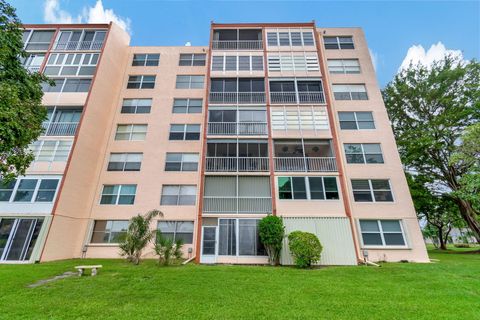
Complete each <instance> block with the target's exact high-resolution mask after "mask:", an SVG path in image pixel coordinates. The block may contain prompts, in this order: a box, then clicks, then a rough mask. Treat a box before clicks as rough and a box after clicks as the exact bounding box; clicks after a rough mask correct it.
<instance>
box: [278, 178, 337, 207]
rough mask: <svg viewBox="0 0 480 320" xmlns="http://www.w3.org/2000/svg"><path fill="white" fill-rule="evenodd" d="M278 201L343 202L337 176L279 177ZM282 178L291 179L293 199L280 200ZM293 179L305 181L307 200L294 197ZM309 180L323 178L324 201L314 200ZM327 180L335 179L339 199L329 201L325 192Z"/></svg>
mask: <svg viewBox="0 0 480 320" xmlns="http://www.w3.org/2000/svg"><path fill="white" fill-rule="evenodd" d="M276 178H277V181H276V182H277V190H276V192H277V199H278V200H279V201H340V200H341V194H340V188H339V184H338V179H337V177H336V176H277V177H276ZM280 178H289V179H290V185H291V186H292V191H291V192H292V199H280V184H279V182H278V181H279V179H280ZM292 178H303V179H304V181H305V193H306V195H307V199H295V195H294V190H293V180H292ZM309 178H322V188H323V199H312V195H311V191H310V179H309ZM325 178H335V183H336V185H337V193H338V199H327V195H326V190H325V180H324V179H325Z"/></svg>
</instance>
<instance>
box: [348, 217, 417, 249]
mask: <svg viewBox="0 0 480 320" xmlns="http://www.w3.org/2000/svg"><path fill="white" fill-rule="evenodd" d="M360 220H368V221H376V222H377V225H378V228H379V232H373V231H366V232H363V231H362V227H361V225H360ZM384 220H392V221H398V224H399V225H400V230H401V233H402V236H403V242H404V243H405V244H404V245H403V246H402V245H398V246H397V245H391V244H389V245H387V244H386V243H385V237H384V233H399V232H388V231H387V232H385V231H383V227H382V223H381V221H384ZM403 223H404V222H403V220H402V219H357V228H358V230H359V231H360V232H359V237H360V244H361V247H362V248H365V249H385V248H388V249H409V248H410V246H409V242H408V237H407V232H406V229H405V226H404V225H403ZM364 233H375V234H378V233H380V237H381V239H382V245H368V244H365V243H364V242H363V234H364Z"/></svg>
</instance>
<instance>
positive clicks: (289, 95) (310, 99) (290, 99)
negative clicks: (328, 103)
mask: <svg viewBox="0 0 480 320" xmlns="http://www.w3.org/2000/svg"><path fill="white" fill-rule="evenodd" d="M270 100H271V103H325V97H324V95H323V92H270Z"/></svg>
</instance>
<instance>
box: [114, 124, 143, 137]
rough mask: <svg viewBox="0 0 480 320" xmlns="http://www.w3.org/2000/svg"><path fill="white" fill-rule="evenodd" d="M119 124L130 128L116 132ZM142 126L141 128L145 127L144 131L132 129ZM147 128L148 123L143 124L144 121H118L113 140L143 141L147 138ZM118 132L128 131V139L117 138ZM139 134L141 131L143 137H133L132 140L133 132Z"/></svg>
mask: <svg viewBox="0 0 480 320" xmlns="http://www.w3.org/2000/svg"><path fill="white" fill-rule="evenodd" d="M121 126H126V127H127V129H130V130H127V131H124V132H118V128H119V127H121ZM140 126H141V127H142V128H145V131H136V130H134V129H135V128H137V129H138V128H139V127H140ZM147 130H148V124H144V123H125V124H124V123H119V124H117V129H116V131H115V136H114V140H115V141H145V139H146V138H147ZM119 133H128V139H117V134H119ZM134 133H135V134H140V133H143V134H144V135H143V139H135V140H133V139H132V135H133V134H134Z"/></svg>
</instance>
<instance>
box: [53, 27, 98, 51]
mask: <svg viewBox="0 0 480 320" xmlns="http://www.w3.org/2000/svg"><path fill="white" fill-rule="evenodd" d="M106 34H107V32H106V31H105V30H81V29H76V30H62V31H60V32H59V36H58V38H57V41H56V46H55V50H100V49H102V45H103V41H104V40H105V36H106Z"/></svg>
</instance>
